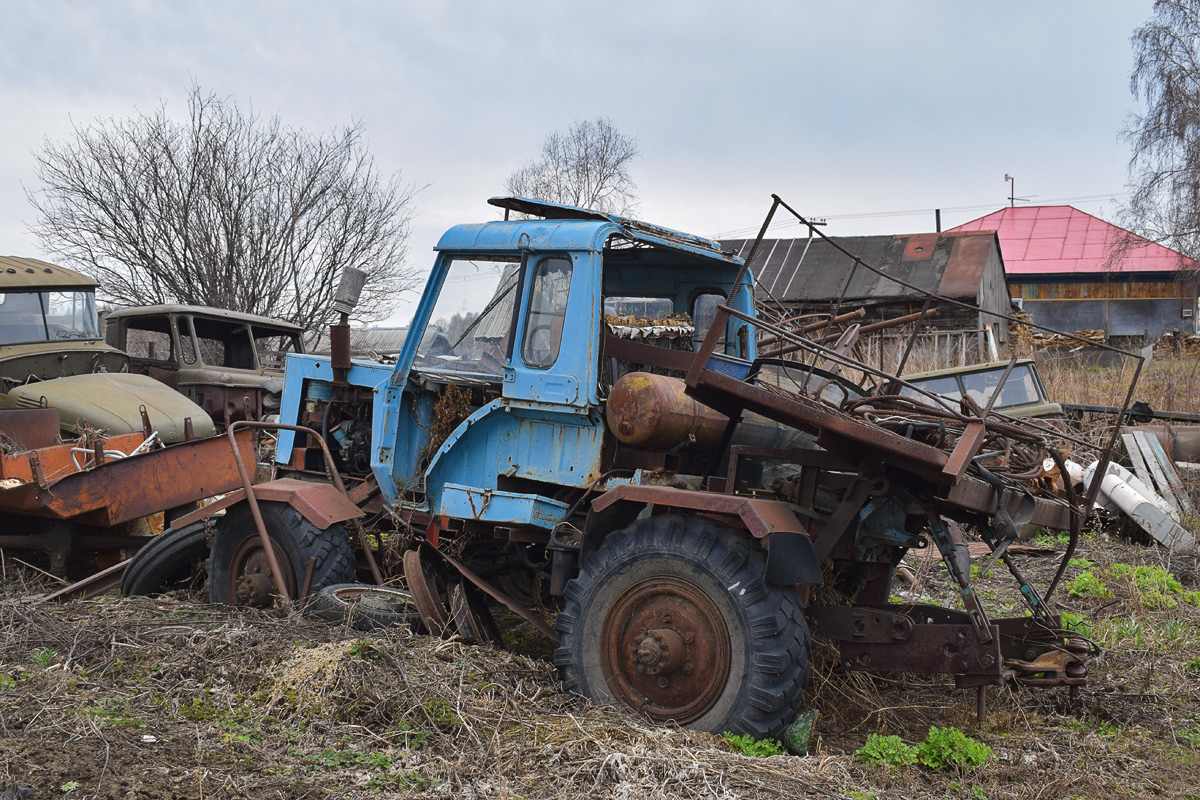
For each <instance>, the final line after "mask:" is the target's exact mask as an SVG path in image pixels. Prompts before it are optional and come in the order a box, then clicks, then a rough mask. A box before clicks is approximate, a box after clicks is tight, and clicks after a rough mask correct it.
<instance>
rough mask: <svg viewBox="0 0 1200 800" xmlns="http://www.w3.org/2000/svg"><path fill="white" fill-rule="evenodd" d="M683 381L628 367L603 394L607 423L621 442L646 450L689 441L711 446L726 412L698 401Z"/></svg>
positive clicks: (716, 442)
mask: <svg viewBox="0 0 1200 800" xmlns="http://www.w3.org/2000/svg"><path fill="white" fill-rule="evenodd" d="M684 388H685V385H684V382H683V381H681V380H680V379H678V378H671V377H667V376H665V375H651V374H650V373H648V372H630V373H628V374H627V375H623V376H622V377H621V378H620V380H618V381H617V382H616V383H615V384H613V387H612V391H611V392H609V395H608V410H607V412H606V417H607V419H608V428H609V430H611V431H612V432H613V435H614V436H616V437H617V439H618V440H619V441H620V442H621V443H622V444H627V445H629V446H630V447H639V448H643V449H646V450H672V449H674V448H675V447H678V446H679V445H681V444H685V443H686V444H689V446H690V447H694V448H696V449H698V450H702V451H703V450H710V449H713V448H716V447H717V446H718V445H719V444H720V441H721V434H722V433H723V432H724V430H725V425H726V423H727V422H729V418H728V417H726V416H725V415H724V414H719V413H717V412H716V411H713V410H712V409H711V408H709V407H708V406H705V405H702V404H700V403H697V402H696V401H695V400H693V399H692V398H690V397H688V396H687V394H686V393H685V392H684Z"/></svg>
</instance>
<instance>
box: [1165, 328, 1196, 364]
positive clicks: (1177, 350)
mask: <svg viewBox="0 0 1200 800" xmlns="http://www.w3.org/2000/svg"><path fill="white" fill-rule="evenodd" d="M1170 356H1192V357H1195V356H1200V336H1197V335H1196V334H1192V333H1184V332H1182V331H1169V332H1167V333H1164V334H1163V335H1162V336H1160V337H1159V338H1158V341H1157V342H1155V343H1154V357H1155V358H1168V357H1170Z"/></svg>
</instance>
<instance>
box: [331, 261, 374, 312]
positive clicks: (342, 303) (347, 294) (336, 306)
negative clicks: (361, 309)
mask: <svg viewBox="0 0 1200 800" xmlns="http://www.w3.org/2000/svg"><path fill="white" fill-rule="evenodd" d="M366 282H367V273H365V272H363V271H362V270H361V269H355V268H354V267H346V268H345V269H344V270H342V280H341V282H340V283H338V288H337V292H336V293H335V294H334V296H333V310H334V311H337V312H338V313H341V314H349V313H350V312H351V311H353V310H354V307H355V306H356V305H358V298H359V296H360V295H361V294H362V290H363V284H365V283H366Z"/></svg>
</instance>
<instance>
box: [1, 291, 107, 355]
mask: <svg viewBox="0 0 1200 800" xmlns="http://www.w3.org/2000/svg"><path fill="white" fill-rule="evenodd" d="M99 338H100V325H99V322H98V321H97V319H96V298H95V295H94V294H93V293H92V292H83V291H74V292H72V291H57V292H56V291H48V292H5V293H0V344H23V343H26V342H51V341H61V340H64V339H99Z"/></svg>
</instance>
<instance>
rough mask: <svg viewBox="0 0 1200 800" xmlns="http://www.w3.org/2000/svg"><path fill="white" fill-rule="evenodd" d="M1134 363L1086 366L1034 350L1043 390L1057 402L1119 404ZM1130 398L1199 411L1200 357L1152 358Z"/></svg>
mask: <svg viewBox="0 0 1200 800" xmlns="http://www.w3.org/2000/svg"><path fill="white" fill-rule="evenodd" d="M1136 366H1137V363H1136V362H1135V361H1133V360H1132V359H1124V361H1123V363H1122V364H1120V365H1117V366H1104V367H1101V366H1086V365H1081V364H1080V363H1079V361H1078V360H1077V359H1074V358H1070V359H1064V358H1058V357H1054V356H1050V355H1047V354H1045V353H1039V354H1038V371H1039V372H1041V374H1042V381H1043V382H1044V383H1045V384H1046V393H1047V394H1048V395H1049V396H1050V399H1051V400H1054V401H1056V402H1059V403H1081V404H1085V405H1102V406H1120V405H1121V404H1122V403H1123V402H1124V400H1125V392H1126V390H1127V389H1128V387H1129V382H1130V381H1131V380H1132V379H1133V374H1134V370H1135V367H1136ZM1133 399H1134V400H1141V401H1143V402H1146V403H1149V404H1150V407H1151V408H1153V409H1154V410H1155V411H1177V412H1183V413H1188V414H1198V413H1200V359H1198V358H1189V357H1186V356H1185V357H1169V358H1156V359H1154V360H1152V361H1151V362H1150V364H1149V365H1147V366H1146V367H1144V368H1143V369H1142V374H1141V376H1140V377H1139V378H1138V384H1137V389H1136V390H1135V392H1134V396H1133Z"/></svg>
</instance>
